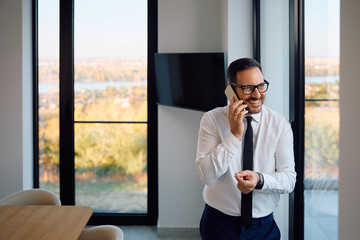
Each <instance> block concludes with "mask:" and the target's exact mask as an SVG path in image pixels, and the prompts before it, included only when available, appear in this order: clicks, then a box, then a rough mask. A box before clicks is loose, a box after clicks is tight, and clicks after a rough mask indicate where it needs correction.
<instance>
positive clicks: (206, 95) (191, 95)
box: [155, 52, 227, 111]
mask: <svg viewBox="0 0 360 240" xmlns="http://www.w3.org/2000/svg"><path fill="white" fill-rule="evenodd" d="M155 75H156V78H155V79H156V91H157V103H158V104H161V105H166V106H172V107H180V108H186V109H192V110H198V111H208V110H211V109H213V108H216V107H219V106H225V105H226V104H227V100H226V96H225V94H224V89H225V86H226V77H225V62H224V53H221V52H216V53H155Z"/></svg>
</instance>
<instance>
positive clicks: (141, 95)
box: [74, 0, 148, 213]
mask: <svg viewBox="0 0 360 240" xmlns="http://www.w3.org/2000/svg"><path fill="white" fill-rule="evenodd" d="M74 14H75V31H74V33H75V39H74V43H75V46H74V52H75V57H74V58H75V73H74V74H75V76H74V81H75V85H74V104H75V106H74V108H75V113H74V119H75V136H74V138H75V181H76V184H75V202H76V204H77V205H88V206H91V207H92V208H93V209H94V212H114V213H147V191H148V185H147V0H134V1H125V0H105V1H95V0H76V1H75V13H74Z"/></svg>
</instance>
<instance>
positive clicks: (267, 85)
mask: <svg viewBox="0 0 360 240" xmlns="http://www.w3.org/2000/svg"><path fill="white" fill-rule="evenodd" d="M230 84H231V85H233V86H234V87H238V88H241V90H242V92H243V94H244V95H251V94H253V93H254V91H255V88H257V90H258V91H259V93H264V92H266V91H267V90H268V88H269V85H270V83H269V82H268V81H266V80H265V79H264V82H263V83H260V84H258V85H245V86H241V85H239V84H236V83H233V82H230ZM263 84H264V85H266V89H265V91H260V90H259V87H260V86H261V85H263ZM249 87H251V88H252V91H251V93H244V88H249Z"/></svg>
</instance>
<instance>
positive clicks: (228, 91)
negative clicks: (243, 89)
mask: <svg viewBox="0 0 360 240" xmlns="http://www.w3.org/2000/svg"><path fill="white" fill-rule="evenodd" d="M225 95H226V97H227V98H228V100H229V101H231V99H232V98H233V97H235V99H236V100H239V99H238V97H237V96H236V93H235V92H234V89H232V87H231V84H230V83H228V84H227V86H226V88H225Z"/></svg>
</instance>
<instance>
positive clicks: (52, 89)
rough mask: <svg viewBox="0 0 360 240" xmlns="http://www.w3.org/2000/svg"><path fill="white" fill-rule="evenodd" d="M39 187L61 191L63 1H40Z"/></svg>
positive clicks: (56, 191)
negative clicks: (60, 52)
mask: <svg viewBox="0 0 360 240" xmlns="http://www.w3.org/2000/svg"><path fill="white" fill-rule="evenodd" d="M38 55H39V61H38V72H39V77H38V81H39V85H38V89H39V90H38V95H39V102H38V114H39V121H38V125H39V132H38V134H39V143H38V144H39V145H38V147H39V159H38V160H39V187H40V188H45V189H48V190H51V191H53V192H55V193H57V194H59V128H60V125H59V1H58V0H52V1H48V0H39V1H38Z"/></svg>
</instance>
